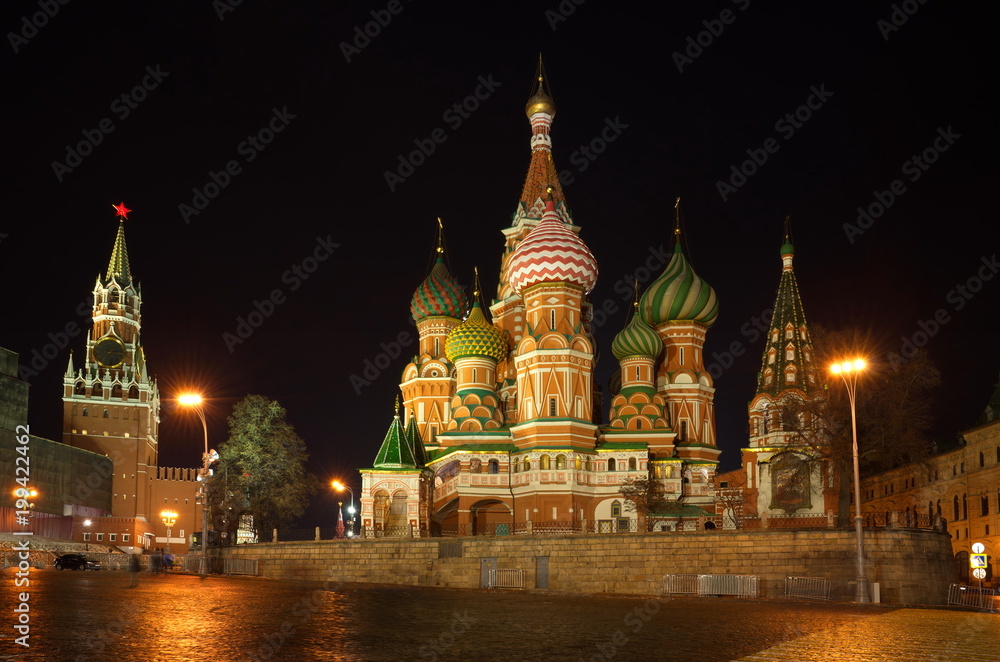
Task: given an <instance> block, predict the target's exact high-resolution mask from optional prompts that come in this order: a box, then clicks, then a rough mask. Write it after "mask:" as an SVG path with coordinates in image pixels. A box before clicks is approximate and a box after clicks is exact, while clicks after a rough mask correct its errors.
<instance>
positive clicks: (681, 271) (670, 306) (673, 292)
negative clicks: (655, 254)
mask: <svg viewBox="0 0 1000 662" xmlns="http://www.w3.org/2000/svg"><path fill="white" fill-rule="evenodd" d="M639 314H640V315H641V316H642V321H644V322H645V323H646V324H648V325H649V326H651V327H654V328H655V327H656V326H658V325H660V324H663V323H664V322H699V323H701V324H704V325H705V326H711V325H712V324H713V323H714V322H715V319H716V318H717V317H718V316H719V300H718V298H717V297H716V296H715V290H713V289H712V286H711V285H709V284H708V283H706V282H705V281H703V280H702V279H701V278H699V277H698V274H696V273H695V272H694V270H693V269H692V268H691V265H690V264H688V261H687V258H685V257H684V253H683V252H682V251H681V245H680V243H679V242H678V243H677V244H676V245H675V246H674V253H673V256H672V257H671V258H670V262H668V263H667V268H666V269H664V270H663V273H662V274H660V277H659V278H657V279H656V280H655V281H653V284H652V285H650V286H649V289H647V290H646V292H645V293H644V294H643V295H642V298H641V299H640V300H639Z"/></svg>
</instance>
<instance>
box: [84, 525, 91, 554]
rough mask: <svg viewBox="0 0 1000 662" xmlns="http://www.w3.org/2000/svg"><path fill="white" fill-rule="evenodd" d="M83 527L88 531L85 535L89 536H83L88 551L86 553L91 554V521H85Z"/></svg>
mask: <svg viewBox="0 0 1000 662" xmlns="http://www.w3.org/2000/svg"><path fill="white" fill-rule="evenodd" d="M83 527H84V528H85V529H86V531H85V533H86V534H87V535H85V536H83V538H84V543H85V544H86V550H85V551H88V552H89V551H90V520H89V519H85V520H83Z"/></svg>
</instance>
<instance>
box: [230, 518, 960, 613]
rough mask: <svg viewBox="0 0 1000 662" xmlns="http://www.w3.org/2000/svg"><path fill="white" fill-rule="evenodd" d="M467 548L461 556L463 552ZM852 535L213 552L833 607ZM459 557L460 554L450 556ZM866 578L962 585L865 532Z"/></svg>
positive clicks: (893, 539)
mask: <svg viewBox="0 0 1000 662" xmlns="http://www.w3.org/2000/svg"><path fill="white" fill-rule="evenodd" d="M459 547H460V551H459V549H458V548H459ZM854 550H855V538H854V532H853V531H850V530H833V531H830V530H808V531H789V530H766V531H763V530H762V531H712V532H703V533H680V534H678V533H650V534H615V535H574V536H565V537H551V538H542V537H531V538H520V537H510V538H484V537H476V538H422V539H398V538H395V539H393V538H389V539H385V538H382V539H368V540H325V541H319V542H279V543H271V544H257V545H241V546H239V547H229V548H222V549H217V550H212V552H213V554H214V555H216V556H217V557H221V558H226V557H228V558H246V559H257V560H258V562H259V568H260V574H261V575H262V576H264V577H269V578H273V579H294V580H311V581H335V582H360V583H378V584H401V585H409V586H441V587H457V588H478V587H480V586H481V584H480V577H481V561H482V559H484V558H491V557H493V558H496V559H497V566H498V567H499V568H518V569H522V570H524V571H525V587H526V588H529V589H530V588H535V587H536V569H537V558H538V557H547V558H548V565H549V569H548V588H550V589H553V590H560V591H570V592H579V593H627V594H640V595H659V594H661V593H662V592H663V576H664V575H667V574H679V573H696V574H739V575H757V576H759V577H760V590H761V597H779V596H781V595H782V594H783V591H784V580H785V577H787V576H795V577H822V578H826V579H829V580H831V581H832V582H833V594H834V595H833V597H834V599H843V600H850V599H852V597H853V595H854V577H855V576H856V565H855V552H854ZM456 551H459V553H460V554H461V556H458V557H444V558H443V557H442V556H444V555H447V554H448V553H449V552H450V553H455V552H456ZM865 555H866V559H867V563H866V568H867V575H868V579H869V581H872V582H879V584H880V588H881V597H882V602H887V603H893V604H928V605H939V604H943V603H944V602H945V601H946V598H947V594H948V585H949V584H950V583H952V582H955V581H956V580H957V574H956V570H955V565H954V562H953V560H952V555H951V539H950V537H949V536H948V535H946V534H941V533H937V532H931V531H917V530H888V529H883V530H867V531H866V532H865Z"/></svg>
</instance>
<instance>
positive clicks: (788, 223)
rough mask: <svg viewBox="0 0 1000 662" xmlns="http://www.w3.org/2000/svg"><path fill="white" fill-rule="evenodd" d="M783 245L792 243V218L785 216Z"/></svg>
mask: <svg viewBox="0 0 1000 662" xmlns="http://www.w3.org/2000/svg"><path fill="white" fill-rule="evenodd" d="M785 243H786V244H790V243H792V217H791V216H785Z"/></svg>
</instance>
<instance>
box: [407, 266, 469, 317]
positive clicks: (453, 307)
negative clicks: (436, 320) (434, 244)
mask: <svg viewBox="0 0 1000 662" xmlns="http://www.w3.org/2000/svg"><path fill="white" fill-rule="evenodd" d="M468 305H469V300H468V298H467V297H466V296H465V290H463V289H462V286H461V285H459V284H458V281H456V280H455V278H454V277H453V276H452V275H451V273H449V271H448V267H446V266H445V265H444V260H442V259H441V258H440V257H439V258H438V259H437V262H436V263H435V264H434V267H433V268H432V269H431V272H430V274H428V275H427V278H425V279H424V282H422V283H420V286H419V287H417V289H416V291H415V292H414V293H413V298H412V299H410V314H411V315H412V316H413V319H414V320H416V321H417V322H419V321H420V320H422V319H424V318H425V317H433V316H444V317H455V318H457V319H461V318H462V315H463V314H464V313H465V309H466V307H467V306H468Z"/></svg>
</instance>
